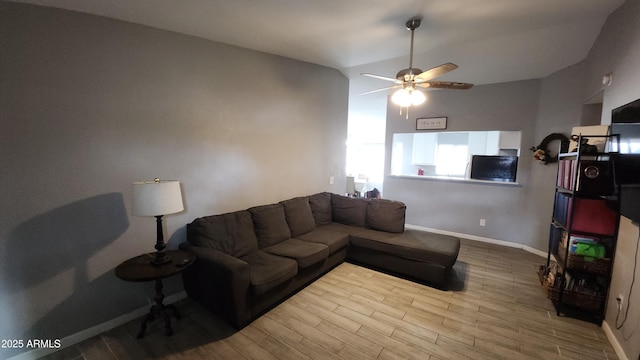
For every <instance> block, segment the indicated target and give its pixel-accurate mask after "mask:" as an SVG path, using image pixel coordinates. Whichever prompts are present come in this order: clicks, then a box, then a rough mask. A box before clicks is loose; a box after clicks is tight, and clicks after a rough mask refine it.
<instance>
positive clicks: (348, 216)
mask: <svg viewBox="0 0 640 360" xmlns="http://www.w3.org/2000/svg"><path fill="white" fill-rule="evenodd" d="M331 216H332V219H333V221H335V222H338V223H341V224H345V225H352V226H363V227H364V226H365V224H366V218H367V200H365V199H359V198H351V197H346V196H342V195H336V194H331Z"/></svg>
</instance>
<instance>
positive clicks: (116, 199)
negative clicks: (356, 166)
mask: <svg viewBox="0 0 640 360" xmlns="http://www.w3.org/2000/svg"><path fill="white" fill-rule="evenodd" d="M0 14H1V15H0V24H1V25H0V30H1V32H0V41H1V43H0V45H1V46H0V48H1V49H2V50H1V51H2V55H1V57H0V59H1V61H2V63H1V64H0V65H1V66H0V72H1V73H0V79H1V80H0V109H1V113H0V185H1V186H2V199H1V201H0V219H2V220H1V223H0V267H1V270H0V309H2V315H1V316H0V317H1V319H2V320H1V321H0V338H1V339H34V338H39V339H55V338H62V337H65V336H68V335H70V334H74V333H76V332H79V331H82V330H84V329H87V328H89V327H91V326H95V325H97V324H101V323H103V322H105V321H108V320H111V319H114V318H116V317H118V316H120V315H123V314H126V313H129V312H131V311H133V310H135V309H138V308H140V307H143V306H145V305H147V304H148V302H147V297H148V296H152V294H153V289H152V287H151V286H146V287H145V286H144V285H143V284H139V283H127V282H124V281H121V280H119V279H117V278H116V277H115V275H114V273H113V269H114V268H115V267H116V266H117V265H118V264H119V263H120V262H122V261H124V260H126V259H128V258H130V257H133V256H136V255H139V254H141V253H144V252H149V251H153V244H154V242H155V224H154V219H153V218H142V217H133V216H131V214H130V211H129V210H130V207H131V183H132V182H133V181H135V180H149V179H153V178H154V177H159V178H162V179H175V180H180V181H181V183H182V189H183V196H184V202H185V208H186V209H185V211H184V212H182V213H180V214H175V215H169V216H167V217H166V222H165V238H167V239H169V247H170V248H176V247H177V244H178V243H180V242H182V241H184V240H185V231H184V229H185V224H186V223H188V222H190V221H191V220H193V219H194V218H196V217H199V216H204V215H210V214H215V213H221V212H226V211H233V210H239V209H244V208H247V207H249V206H253V205H259V204H266V203H270V202H276V201H279V200H283V199H286V198H290V197H294V196H299V195H305V194H311V193H315V192H320V191H333V192H343V191H344V189H345V180H344V179H345V173H344V169H345V141H346V131H347V101H348V80H347V79H346V78H345V77H344V76H343V75H342V74H340V73H339V72H338V71H336V70H334V69H329V68H324V67H320V66H316V65H312V64H308V63H303V62H299V61H294V60H291V59H286V58H282V57H278V56H274V55H269V54H264V53H259V52H255V51H250V50H246V49H241V48H237V47H232V46H228V45H224V44H219V43H214V42H209V41H205V40H203V39H199V38H194V37H189V36H184V35H179V34H175V33H171V32H166V31H161V30H157V29H153V28H148V27H143V26H138V25H133V24H130V23H125V22H120V21H115V20H111V19H107V18H102V17H96V16H90V15H84V14H80V13H74V12H69V11H63V10H56V9H51V8H43V7H37V6H30V5H21V4H14V3H7V2H0ZM330 176H335V179H336V183H335V184H334V185H329V177H330ZM181 289H182V284H181V280H180V278H179V277H176V278H173V279H170V281H168V282H167V283H166V293H167V295H169V294H172V293H176V292H178V291H180V290H181ZM24 350H25V349H23V351H24ZM13 354H15V352H12V351H7V350H5V349H2V350H0V358H4V357H5V356H9V355H13Z"/></svg>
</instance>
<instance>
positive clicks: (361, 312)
mask: <svg viewBox="0 0 640 360" xmlns="http://www.w3.org/2000/svg"><path fill="white" fill-rule="evenodd" d="M544 260H545V259H543V258H541V257H539V256H536V255H533V254H530V253H527V252H525V251H523V250H517V249H512V248H506V247H501V246H496V245H490V244H485V243H481V242H474V241H467V240H463V242H462V248H461V250H460V256H459V258H458V262H457V264H456V266H455V270H456V274H457V276H456V278H457V281H456V282H455V283H454V284H453V286H452V290H447V291H442V290H436V289H433V288H430V287H427V286H424V285H420V284H416V283H414V282H411V281H407V280H403V279H399V278H396V277H393V276H390V275H387V274H383V273H380V272H376V271H373V270H370V269H367V268H363V267H360V266H356V265H353V264H349V263H344V264H342V265H340V266H338V267H337V268H335V269H334V270H332V271H331V272H329V273H327V274H326V275H325V276H323V277H322V278H320V279H319V280H317V281H315V282H314V283H313V284H311V285H309V286H308V287H306V288H305V289H304V290H302V291H300V292H299V293H298V294H296V295H295V296H293V297H291V298H289V299H288V300H287V301H285V302H283V303H282V304H281V305H279V306H278V307H276V308H274V309H273V310H271V311H270V312H268V313H267V314H265V315H264V316H262V317H261V318H259V319H258V320H256V321H254V322H253V323H252V324H250V325H249V326H247V327H246V328H244V329H243V330H241V331H239V332H237V331H234V329H232V328H231V327H230V326H228V325H226V323H224V322H221V321H220V320H218V319H217V318H216V317H215V316H213V315H211V313H210V312H209V311H207V310H206V309H204V308H202V307H201V306H199V305H198V304H196V303H194V302H192V301H191V300H188V299H187V300H183V301H181V302H179V303H178V304H176V305H177V306H178V307H179V309H180V311H181V312H182V315H183V316H182V318H181V319H180V320H178V321H174V322H173V325H174V330H175V331H176V333H175V334H174V335H173V336H171V337H165V336H164V335H162V324H161V323H160V321H158V320H156V321H155V322H154V323H152V324H151V326H149V328H148V330H147V336H145V338H143V339H141V340H136V339H135V334H136V332H137V330H138V328H139V320H136V321H133V322H131V323H128V324H125V325H123V326H121V327H119V328H116V329H114V330H111V331H108V332H106V333H104V334H102V335H100V336H96V337H94V338H92V339H89V340H86V341H84V342H82V343H80V344H77V345H75V346H72V347H69V348H66V349H63V350H61V351H59V352H57V353H54V354H51V355H49V356H47V357H46V359H87V360H94V359H145V358H154V359H245V358H246V359H260V360H264V359H295V360H298V359H323V360H324V359H349V360H350V359H420V360H426V359H430V360H437V359H443V360H444V359H487V360H489V359H490V360H494V359H509V360H512V359H581V360H589V359H617V357H616V355H615V352H614V351H613V349H612V347H611V345H610V344H609V342H608V341H607V339H606V337H605V334H604V333H603V331H602V329H600V328H599V327H598V326H596V325H594V324H591V323H586V322H581V321H578V320H574V319H570V318H562V317H557V316H556V315H555V311H554V310H553V307H552V305H551V303H550V302H549V300H547V298H546V293H545V290H544V289H543V288H541V287H540V285H539V283H538V279H537V275H536V270H537V267H538V265H541V264H543V262H544Z"/></svg>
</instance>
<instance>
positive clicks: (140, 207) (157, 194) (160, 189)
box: [132, 181, 184, 216]
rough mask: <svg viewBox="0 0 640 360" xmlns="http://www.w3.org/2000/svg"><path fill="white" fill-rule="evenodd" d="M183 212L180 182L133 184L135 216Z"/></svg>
mask: <svg viewBox="0 0 640 360" xmlns="http://www.w3.org/2000/svg"><path fill="white" fill-rule="evenodd" d="M182 210H184V205H183V203H182V192H181V191H180V182H179V181H157V182H156V181H140V182H134V183H133V209H132V213H133V215H136V216H159V215H166V214H173V213H177V212H180V211H182Z"/></svg>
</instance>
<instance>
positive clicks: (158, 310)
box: [138, 279, 180, 339]
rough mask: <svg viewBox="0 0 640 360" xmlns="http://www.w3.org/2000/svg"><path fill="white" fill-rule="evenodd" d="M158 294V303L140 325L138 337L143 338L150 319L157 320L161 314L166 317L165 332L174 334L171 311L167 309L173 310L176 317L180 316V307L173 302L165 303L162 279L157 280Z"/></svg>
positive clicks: (156, 297)
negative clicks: (177, 307)
mask: <svg viewBox="0 0 640 360" xmlns="http://www.w3.org/2000/svg"><path fill="white" fill-rule="evenodd" d="M155 289H156V296H155V298H154V299H155V301H156V304H155V305H153V306H151V309H150V310H149V313H148V314H147V315H146V316H145V317H144V319H143V320H142V325H141V326H140V331H139V332H138V339H141V338H142V337H143V336H144V332H145V331H146V330H147V323H148V322H149V321H153V320H155V318H156V316H161V317H162V318H163V319H164V334H165V335H166V336H171V335H173V329H171V319H170V318H169V313H168V312H167V310H171V311H172V312H173V316H175V317H176V319H179V318H180V314H179V313H178V309H176V307H175V306H173V304H170V305H164V304H163V301H164V294H163V293H162V280H160V279H158V280H156V286H155Z"/></svg>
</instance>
